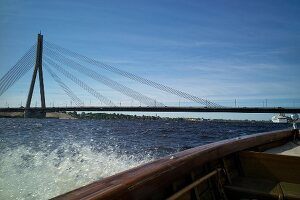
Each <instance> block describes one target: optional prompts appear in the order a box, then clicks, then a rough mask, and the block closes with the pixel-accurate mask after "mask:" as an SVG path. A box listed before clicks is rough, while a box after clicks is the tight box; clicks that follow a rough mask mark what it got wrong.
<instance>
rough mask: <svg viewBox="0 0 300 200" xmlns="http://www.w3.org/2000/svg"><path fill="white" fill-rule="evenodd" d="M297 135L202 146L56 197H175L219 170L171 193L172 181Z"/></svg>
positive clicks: (276, 133)
mask: <svg viewBox="0 0 300 200" xmlns="http://www.w3.org/2000/svg"><path fill="white" fill-rule="evenodd" d="M294 134H295V130H292V129H286V130H281V131H273V132H266V133H259V134H253V135H247V136H242V137H237V138H232V139H228V140H224V141H219V142H216V143H211V144H207V145H203V146H199V147H196V148H192V149H188V150H185V151H182V152H179V153H176V154H174V155H171V156H166V157H164V158H161V159H159V160H156V161H153V162H150V163H147V164H145V165H142V166H139V167H136V168H133V169H130V170H127V171H124V172H121V173H119V174H116V175H113V176H110V177H107V178H104V179H102V180H99V181H96V182H93V183H91V184H89V185H86V186H84V187H81V188H78V189H76V190H73V191H70V192H68V193H66V194H63V195H60V196H58V197H55V198H54V199H55V200H60V199H101V200H108V199H166V198H171V199H174V198H175V195H176V196H178V195H179V196H180V195H181V194H182V193H184V192H186V191H187V190H190V189H191V188H193V187H195V185H197V184H199V183H201V182H202V181H203V180H204V179H207V178H209V177H211V176H214V175H215V174H216V173H217V171H218V170H219V169H217V170H215V171H213V172H211V173H209V174H207V175H206V176H202V178H200V179H199V180H198V181H196V182H194V183H192V184H191V185H189V186H187V185H185V186H184V187H181V188H179V189H178V190H177V191H173V192H171V193H170V192H168V190H167V188H170V184H172V183H174V182H175V181H176V180H180V179H182V178H183V177H186V176H187V175H190V173H191V172H192V171H193V170H195V169H199V168H201V167H203V165H205V164H206V163H208V162H212V161H214V160H217V159H222V158H223V157H225V156H227V155H229V154H232V153H235V152H239V151H242V150H245V149H249V148H254V147H258V146H261V145H268V148H269V147H271V146H272V145H273V146H274V144H275V145H276V142H278V143H282V142H281V141H287V140H291V138H293V136H294ZM277 145H278V144H277ZM171 187H172V186H171ZM182 188H184V189H182ZM166 191H167V192H166ZM174 193H175V194H174Z"/></svg>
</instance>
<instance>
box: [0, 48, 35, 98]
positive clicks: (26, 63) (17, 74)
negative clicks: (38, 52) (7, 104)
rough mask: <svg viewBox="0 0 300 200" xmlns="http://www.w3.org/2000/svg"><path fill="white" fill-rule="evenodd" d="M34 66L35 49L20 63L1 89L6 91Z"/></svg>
mask: <svg viewBox="0 0 300 200" xmlns="http://www.w3.org/2000/svg"><path fill="white" fill-rule="evenodd" d="M33 66H34V51H32V52H31V54H30V55H27V56H26V58H24V60H22V61H21V62H20V63H19V66H18V67H17V68H16V69H15V70H14V72H12V73H11V74H10V75H9V76H8V77H7V79H6V80H4V81H5V83H4V84H3V86H2V89H1V91H3V92H5V91H6V90H7V89H8V88H9V87H11V86H12V85H13V84H14V83H15V82H16V81H17V80H19V79H20V78H21V77H22V76H24V75H25V74H26V72H27V71H28V70H29V69H30V68H32V67H33Z"/></svg>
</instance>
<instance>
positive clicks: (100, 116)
mask: <svg viewBox="0 0 300 200" xmlns="http://www.w3.org/2000/svg"><path fill="white" fill-rule="evenodd" d="M68 114H69V115H71V116H72V117H75V118H78V119H115V120H118V119H126V120H137V119H138V120H159V119H161V118H160V117H159V116H145V115H142V116H137V115H124V114H116V113H112V114H108V113H92V112H90V113H86V112H82V113H80V114H78V113H77V112H75V111H74V112H70V113H68Z"/></svg>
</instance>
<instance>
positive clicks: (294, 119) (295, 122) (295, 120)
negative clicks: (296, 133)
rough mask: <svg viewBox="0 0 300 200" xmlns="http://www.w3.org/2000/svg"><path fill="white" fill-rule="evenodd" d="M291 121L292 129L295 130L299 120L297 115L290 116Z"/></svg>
mask: <svg viewBox="0 0 300 200" xmlns="http://www.w3.org/2000/svg"><path fill="white" fill-rule="evenodd" d="M291 119H292V122H293V129H294V130H296V129H297V121H298V119H299V115H298V114H292V115H291Z"/></svg>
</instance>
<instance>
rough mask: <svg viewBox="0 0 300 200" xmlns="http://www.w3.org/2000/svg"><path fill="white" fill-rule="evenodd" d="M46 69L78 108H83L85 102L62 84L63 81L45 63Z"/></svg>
mask: <svg viewBox="0 0 300 200" xmlns="http://www.w3.org/2000/svg"><path fill="white" fill-rule="evenodd" d="M44 66H45V69H46V70H47V71H48V72H49V74H50V75H51V76H52V78H53V79H54V80H55V81H56V82H57V83H58V84H59V86H60V87H61V88H62V89H63V90H64V91H65V93H66V94H67V95H68V96H69V97H70V98H71V100H72V101H74V102H75V104H76V105H77V106H83V102H82V101H81V100H80V99H79V98H78V97H77V96H76V95H75V94H74V93H73V92H72V91H71V90H70V88H69V87H68V86H67V85H66V84H64V83H63V82H62V80H61V79H60V78H59V76H57V75H56V74H55V73H54V72H53V71H52V70H51V69H50V67H49V66H48V65H47V63H44Z"/></svg>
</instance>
